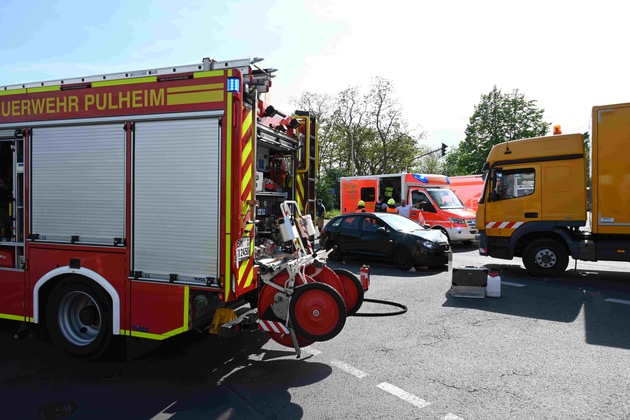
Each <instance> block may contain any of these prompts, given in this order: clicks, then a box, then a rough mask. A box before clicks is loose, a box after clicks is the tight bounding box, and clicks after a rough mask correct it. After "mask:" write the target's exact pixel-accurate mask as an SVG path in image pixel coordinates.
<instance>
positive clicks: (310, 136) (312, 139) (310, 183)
mask: <svg viewBox="0 0 630 420" xmlns="http://www.w3.org/2000/svg"><path fill="white" fill-rule="evenodd" d="M296 116H297V118H298V119H302V120H304V121H305V123H306V129H307V130H308V133H307V136H306V137H307V140H306V144H305V149H304V151H305V157H304V161H303V165H304V167H303V168H302V169H300V170H298V173H299V174H304V182H305V185H304V213H305V214H310V215H311V218H312V219H313V220H315V210H316V209H315V207H316V206H315V195H316V191H315V181H316V177H317V171H318V152H319V150H318V142H319V139H318V138H317V131H318V130H317V120H316V118H315V117H313V116H311V114H310V113H309V112H308V111H297V112H296Z"/></svg>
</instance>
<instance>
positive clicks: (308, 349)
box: [302, 347, 322, 356]
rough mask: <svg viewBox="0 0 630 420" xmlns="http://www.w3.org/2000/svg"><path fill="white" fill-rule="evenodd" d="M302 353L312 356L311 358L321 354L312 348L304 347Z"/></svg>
mask: <svg viewBox="0 0 630 420" xmlns="http://www.w3.org/2000/svg"><path fill="white" fill-rule="evenodd" d="M302 351H303V352H304V353H308V354H312V355H313V356H319V355H320V354H322V352H321V351H319V350H317V349H314V348H312V347H304V348H303V349H302Z"/></svg>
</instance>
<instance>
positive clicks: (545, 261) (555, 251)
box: [523, 239, 569, 277]
mask: <svg viewBox="0 0 630 420" xmlns="http://www.w3.org/2000/svg"><path fill="white" fill-rule="evenodd" d="M523 264H524V265H525V268H526V269H527V271H528V272H529V273H530V274H532V275H534V276H538V277H552V276H555V275H558V274H560V273H562V272H564V271H565V270H566V269H567V266H568V265H569V253H568V251H567V250H566V248H565V247H564V246H562V244H561V243H559V242H558V241H555V240H553V239H536V240H534V241H532V242H531V243H530V244H529V245H527V247H526V248H525V251H524V252H523Z"/></svg>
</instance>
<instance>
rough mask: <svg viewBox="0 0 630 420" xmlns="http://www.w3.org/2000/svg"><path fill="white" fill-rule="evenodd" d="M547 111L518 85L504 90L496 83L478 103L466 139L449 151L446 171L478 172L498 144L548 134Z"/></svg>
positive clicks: (451, 172)
mask: <svg viewBox="0 0 630 420" xmlns="http://www.w3.org/2000/svg"><path fill="white" fill-rule="evenodd" d="M543 114H544V110H542V109H539V108H538V107H537V106H536V101H535V100H526V99H525V95H523V94H521V93H519V91H518V89H514V90H513V91H512V92H511V93H507V94H504V93H502V92H501V90H499V89H497V87H496V86H494V88H493V89H492V91H490V92H489V93H488V94H487V95H482V96H481V101H480V103H479V104H478V105H477V106H475V111H474V113H473V115H472V116H471V117H470V121H469V123H468V127H467V128H466V138H465V139H464V141H462V142H460V143H459V145H458V146H457V147H456V148H452V150H451V152H450V153H448V154H447V155H446V159H445V160H446V162H445V172H446V174H447V175H451V176H454V175H471V174H478V173H480V172H481V168H482V166H483V164H484V162H485V160H486V157H487V156H488V153H489V152H490V150H491V149H492V147H493V146H494V145H496V144H499V143H502V142H505V141H508V140H517V139H524V138H529V137H539V136H544V135H545V134H546V133H547V131H548V130H549V125H550V124H549V123H546V122H544V121H543Z"/></svg>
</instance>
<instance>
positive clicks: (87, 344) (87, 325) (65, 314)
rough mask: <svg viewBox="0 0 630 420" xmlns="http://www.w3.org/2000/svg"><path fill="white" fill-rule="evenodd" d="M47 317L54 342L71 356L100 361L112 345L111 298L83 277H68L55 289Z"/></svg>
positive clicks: (49, 301) (49, 302) (48, 306)
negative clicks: (98, 359)
mask: <svg viewBox="0 0 630 420" xmlns="http://www.w3.org/2000/svg"><path fill="white" fill-rule="evenodd" d="M46 316H47V320H48V321H47V322H48V324H47V325H48V332H49V334H50V338H51V340H52V341H53V343H54V344H55V345H56V346H58V347H61V348H62V349H63V350H65V351H66V352H67V353H69V354H71V355H72V356H75V357H79V358H86V359H92V360H93V359H97V358H100V357H101V356H103V355H104V354H105V352H106V351H107V350H108V348H109V346H110V344H111V343H112V341H113V340H112V339H113V334H112V310H111V303H110V300H109V297H108V296H107V294H106V293H105V292H104V291H103V290H102V289H101V288H100V287H99V286H96V285H92V284H90V283H89V282H88V281H85V280H83V279H82V278H81V277H78V276H74V277H69V278H67V279H65V280H63V281H62V282H61V283H59V284H58V285H57V286H56V287H55V288H54V289H53V291H52V293H51V295H50V299H49V300H48V305H47V307H46Z"/></svg>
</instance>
